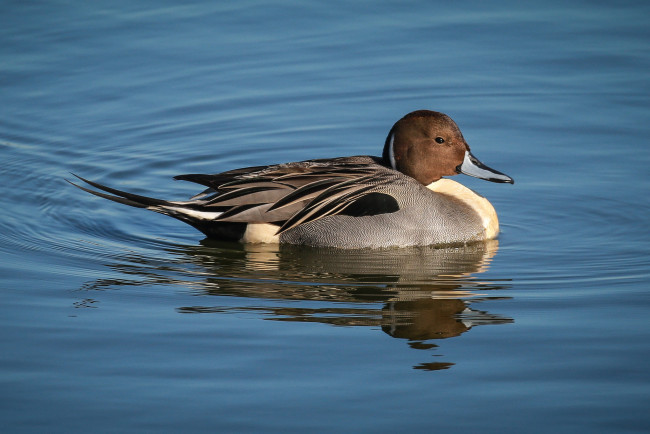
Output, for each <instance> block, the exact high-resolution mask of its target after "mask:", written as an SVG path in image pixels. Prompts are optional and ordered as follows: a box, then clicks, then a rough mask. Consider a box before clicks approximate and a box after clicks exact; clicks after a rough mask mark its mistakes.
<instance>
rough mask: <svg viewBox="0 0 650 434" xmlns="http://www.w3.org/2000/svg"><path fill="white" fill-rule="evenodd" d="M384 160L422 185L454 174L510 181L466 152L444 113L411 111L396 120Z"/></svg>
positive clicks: (457, 130) (452, 124) (462, 139)
mask: <svg viewBox="0 0 650 434" xmlns="http://www.w3.org/2000/svg"><path fill="white" fill-rule="evenodd" d="M383 158H384V163H385V164H386V165H387V166H389V167H392V168H393V169H395V170H398V171H400V172H402V173H404V174H405V175H408V176H410V177H412V178H415V179H416V180H417V181H418V182H420V183H421V184H423V185H429V184H430V183H432V182H434V181H437V180H439V179H440V178H441V177H443V176H452V175H456V174H458V173H464V174H466V175H470V176H475V177H477V178H481V179H485V180H488V181H492V182H508V183H511V184H512V183H514V181H513V180H512V178H510V177H509V176H507V175H504V174H503V173H501V172H498V171H496V170H494V169H490V168H489V167H487V166H485V165H484V164H483V163H481V162H480V161H479V160H478V159H476V158H475V157H474V156H473V155H472V154H471V152H470V150H469V146H468V145H467V142H466V141H465V139H464V138H463V134H462V133H461V132H460V128H458V125H456V123H455V122H454V121H453V120H452V119H451V118H450V117H449V116H447V115H446V114H444V113H439V112H434V111H430V110H418V111H414V112H411V113H409V114H407V115H406V116H404V117H403V118H402V119H400V120H399V121H397V122H396V123H395V125H393V128H391V130H390V132H389V133H388V137H387V138H386V144H385V145H384V153H383Z"/></svg>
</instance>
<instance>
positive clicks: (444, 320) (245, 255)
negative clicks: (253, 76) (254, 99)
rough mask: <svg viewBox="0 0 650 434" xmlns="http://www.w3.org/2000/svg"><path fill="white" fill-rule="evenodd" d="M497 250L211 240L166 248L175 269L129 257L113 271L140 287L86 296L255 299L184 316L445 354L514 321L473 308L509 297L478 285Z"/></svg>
mask: <svg viewBox="0 0 650 434" xmlns="http://www.w3.org/2000/svg"><path fill="white" fill-rule="evenodd" d="M497 249H498V242H497V241H495V240H492V241H488V242H484V243H477V244H472V245H469V246H462V247H449V248H433V247H412V248H401V249H384V250H368V249H366V250H339V249H332V248H311V247H304V246H285V245H282V246H277V245H263V244H260V245H239V244H232V243H221V242H214V241H210V240H204V241H203V242H202V245H201V246H192V247H187V246H184V247H175V248H172V249H168V250H169V251H170V252H171V253H172V254H173V255H174V257H175V258H176V260H172V261H171V262H170V261H169V260H168V261H160V260H155V259H149V258H144V257H142V256H137V257H129V258H122V261H120V262H121V263H120V264H112V265H111V267H112V268H114V269H116V270H118V271H119V272H120V273H121V274H122V275H127V276H132V277H133V279H131V280H130V279H121V280H98V281H94V282H92V283H89V284H87V285H85V286H84V289H103V288H106V287H113V288H114V287H115V286H122V285H150V284H155V283H157V284H175V285H182V286H184V287H186V288H187V287H189V288H191V289H192V290H195V291H197V292H199V293H201V294H209V295H216V296H222V297H223V296H236V297H246V298H257V299H259V300H261V301H262V302H261V303H259V304H258V305H257V306H255V307H251V306H250V305H247V306H235V307H233V306H231V305H229V306H225V305H223V304H221V305H219V304H217V305H209V306H206V305H201V306H183V307H179V308H178V311H179V312H181V313H225V312H232V311H250V312H257V313H259V314H260V315H263V316H264V318H265V319H270V320H276V321H296V322H318V323H323V324H331V325H341V326H373V327H377V328H381V330H383V331H384V332H385V333H387V334H389V335H390V336H392V337H395V338H399V339H407V340H408V341H409V345H410V346H411V347H412V348H415V349H425V350H430V349H432V348H436V347H437V345H436V344H433V343H432V342H429V341H431V340H434V339H444V338H450V337H454V336H459V335H461V334H462V333H464V332H466V331H467V330H469V329H470V328H471V327H473V326H477V325H484V324H504V323H510V322H513V320H512V319H510V318H504V317H501V316H498V315H494V314H490V313H488V312H485V311H481V310H477V309H475V308H473V307H471V306H470V305H472V304H477V303H480V302H481V301H483V300H487V299H490V300H494V299H497V297H489V296H487V295H486V292H485V291H489V290H493V289H503V288H505V286H504V285H496V284H493V283H487V282H477V281H476V280H475V277H474V275H475V274H478V273H481V272H483V271H485V270H486V269H487V266H488V264H489V262H490V260H491V258H492V257H493V256H494V255H495V254H496V251H497ZM124 259H127V263H126V264H125V263H124ZM201 300H206V298H202V299H201ZM264 300H266V303H265V302H264ZM281 300H292V301H296V300H304V301H322V302H324V303H323V306H322V307H313V303H309V306H308V307H301V306H300V305H299V304H298V305H296V303H295V302H292V303H291V304H290V305H285V306H278V301H281ZM230 302H231V301H230ZM328 302H329V304H327V303H328ZM332 302H335V303H336V304H332ZM341 303H345V306H344V307H342V306H340V304H341ZM265 304H266V306H265ZM451 365H453V363H441V362H435V363H422V364H420V365H418V366H416V367H415V368H416V369H425V370H435V369H445V368H448V367H449V366H451Z"/></svg>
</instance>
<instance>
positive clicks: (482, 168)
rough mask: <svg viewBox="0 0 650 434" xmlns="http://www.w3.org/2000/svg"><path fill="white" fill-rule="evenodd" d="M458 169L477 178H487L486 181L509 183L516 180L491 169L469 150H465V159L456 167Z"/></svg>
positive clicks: (459, 171)
mask: <svg viewBox="0 0 650 434" xmlns="http://www.w3.org/2000/svg"><path fill="white" fill-rule="evenodd" d="M456 171H457V172H458V173H463V174H465V175H469V176H473V177H475V178H481V179H485V180H486V181H491V182H506V183H508V184H514V183H515V181H514V180H513V179H512V178H511V177H509V176H508V175H506V174H504V173H501V172H499V171H496V170H494V169H491V168H489V167H487V166H486V165H485V164H483V163H481V162H480V161H479V159H478V158H476V157H475V156H473V155H472V153H471V152H469V151H465V159H464V160H463V163H462V164H461V165H459V166H458V167H456Z"/></svg>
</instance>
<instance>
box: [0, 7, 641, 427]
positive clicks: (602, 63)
mask: <svg viewBox="0 0 650 434" xmlns="http://www.w3.org/2000/svg"><path fill="white" fill-rule="evenodd" d="M220 3H221V2H193V3H187V2H185V3H174V2H147V1H143V2H123V1H117V2H104V1H100V2H75V1H70V2H66V1H54V2H43V3H40V2H4V3H3V4H2V5H1V6H0V42H1V43H0V161H2V169H1V170H0V183H1V185H2V196H1V197H0V201H1V202H2V206H1V207H0V255H1V257H2V261H1V262H0V278H1V280H0V281H1V282H2V284H1V286H0V297H1V302H0V322H1V323H0V324H1V326H0V330H1V332H0V339H1V341H0V342H1V348H2V351H1V355H0V367H1V370H0V418H1V420H2V421H3V423H2V425H3V431H5V432H66V433H69V432H87V431H92V432H129V431H130V432H148V431H156V432H165V431H167V432H178V431H180V430H189V431H193V432H203V431H206V432H215V431H223V432H233V431H239V432H241V431H247V432H291V431H297V432H308V431H313V432H332V431H354V432H359V431H371V430H372V431H379V432H381V431H384V432H388V431H390V432H394V431H395V430H397V429H399V430H403V431H411V432H431V431H432V430H451V431H452V432H477V431H479V430H481V431H484V432H517V433H518V432H533V433H534V432H557V433H563V432H567V433H568V432H571V433H572V432H617V433H618V432H647V431H648V429H649V428H650V417H649V416H648V415H647V409H648V407H649V405H650V389H649V382H648V380H649V375H648V372H647V360H648V357H649V356H650V350H649V345H648V344H649V343H650V339H649V338H650V328H649V327H648V320H647V312H648V309H649V308H650V297H649V294H650V291H649V290H648V284H647V282H648V277H649V274H650V273H649V269H650V267H649V265H650V264H649V262H650V261H649V258H650V255H649V254H650V247H649V246H650V243H649V241H650V232H649V231H648V227H647V225H648V217H647V216H648V212H649V211H650V206H649V203H648V200H647V198H648V197H649V195H650V177H649V176H648V165H649V163H650V152H649V151H648V148H647V143H648V139H647V137H648V135H649V133H650V122H648V115H649V114H650V105H649V103H648V95H649V92H648V91H649V90H650V86H649V85H648V80H647V77H648V75H647V71H648V70H650V29H649V28H648V26H647V17H648V13H649V12H650V7H648V5H647V4H646V3H645V2H634V1H631V2H618V3H617V4H613V3H612V4H609V3H608V2H586V1H584V2H581V1H575V2H555V1H551V2H548V1H547V2H539V3H538V4H532V5H531V4H528V3H526V2H524V3H521V2H508V1H500V2H498V3H494V2H492V3H490V4H489V5H488V4H487V3H483V2H473V3H469V4H467V3H464V4H463V5H460V4H458V5H456V4H445V5H442V4H423V3H421V2H381V3H377V2H353V3H352V4H350V3H349V2H328V3H326V4H325V3H324V4H310V3H304V2H290V1H284V2H278V3H275V4H274V5H269V4H267V3H266V2H255V1H240V2H237V3H236V4H232V5H225V4H220ZM420 108H428V109H434V110H440V111H444V112H446V113H448V114H450V115H451V116H452V117H453V118H454V119H455V120H456V121H457V123H458V124H459V125H460V127H461V128H462V130H463V133H464V135H465V138H466V139H467V140H468V142H469V143H470V145H471V146H472V149H473V151H474V152H475V154H476V155H477V157H479V158H480V159H481V160H483V161H484V162H485V163H486V164H488V165H490V166H491V167H494V168H495V169H497V170H501V171H503V172H505V173H507V174H509V175H511V176H512V177H513V178H514V179H515V180H516V184H515V185H514V186H510V185H497V184H490V183H487V182H483V181H480V180H475V179H470V178H469V177H460V176H459V177H456V180H458V181H460V182H462V183H463V184H465V185H467V186H469V187H471V188H474V189H475V190H477V191H479V192H480V193H481V194H483V195H485V196H486V197H488V198H489V199H490V200H491V202H492V203H493V204H494V206H495V208H496V209H497V211H498V213H499V217H500V220H501V226H502V233H501V235H500V237H499V240H498V241H495V242H492V243H487V244H485V245H476V246H471V247H468V248H466V249H458V248H456V249H442V250H436V249H431V248H417V249H403V250H383V251H356V252H355V251H352V252H341V251H336V250H329V249H309V248H299V247H282V248H278V247H277V246H241V245H237V244H230V243H220V242H215V241H210V240H203V239H202V238H203V237H202V236H201V235H200V234H199V233H198V232H196V231H194V230H193V229H192V228H191V227H189V226H185V225H183V224H181V223H180V222H177V221H174V220H172V219H169V218H166V217H164V216H160V215H157V214H155V213H148V212H145V211H143V210H139V209H131V208H127V207H124V206H120V205H118V204H114V203H110V202H108V201H105V200H101V199H99V198H95V197H92V196H90V195H87V194H85V193H83V192H81V191H79V190H77V189H75V188H73V187H71V186H70V185H69V184H67V183H66V182H65V181H64V178H66V177H70V175H69V172H74V173H78V174H81V175H82V176H86V177H89V178H91V179H94V180H97V181H99V182H103V183H107V184H110V185H112V186H115V187H117V188H122V189H127V190H130V191H133V192H135V193H140V194H151V195H154V196H160V197H165V198H185V197H188V196H190V195H192V194H194V193H195V192H196V190H195V189H194V188H193V187H192V186H191V185H189V184H187V183H182V182H173V181H172V180H171V177H172V176H173V175H176V174H180V173H188V172H218V171H223V170H228V169H232V168H236V167H242V166H252V165H258V164H268V163H275V162H284V161H296V160H301V159H308V158H319V157H334V156H342V155H355V154H372V155H377V154H379V153H380V152H381V145H382V144H383V141H384V138H385V136H386V134H387V131H388V129H389V128H390V126H391V125H392V124H393V122H395V121H396V120H397V119H398V118H399V117H401V116H402V115H403V114H405V113H407V112H409V111H411V110H415V109H420Z"/></svg>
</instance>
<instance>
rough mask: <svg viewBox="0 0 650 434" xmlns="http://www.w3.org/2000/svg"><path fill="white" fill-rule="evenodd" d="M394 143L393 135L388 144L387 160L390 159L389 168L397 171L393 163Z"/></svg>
mask: <svg viewBox="0 0 650 434" xmlns="http://www.w3.org/2000/svg"><path fill="white" fill-rule="evenodd" d="M394 141H395V133H392V134H391V135H390V143H389V144H388V158H389V159H390V167H392V168H393V170H397V164H396V163H395V150H394V149H393V142H394Z"/></svg>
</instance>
